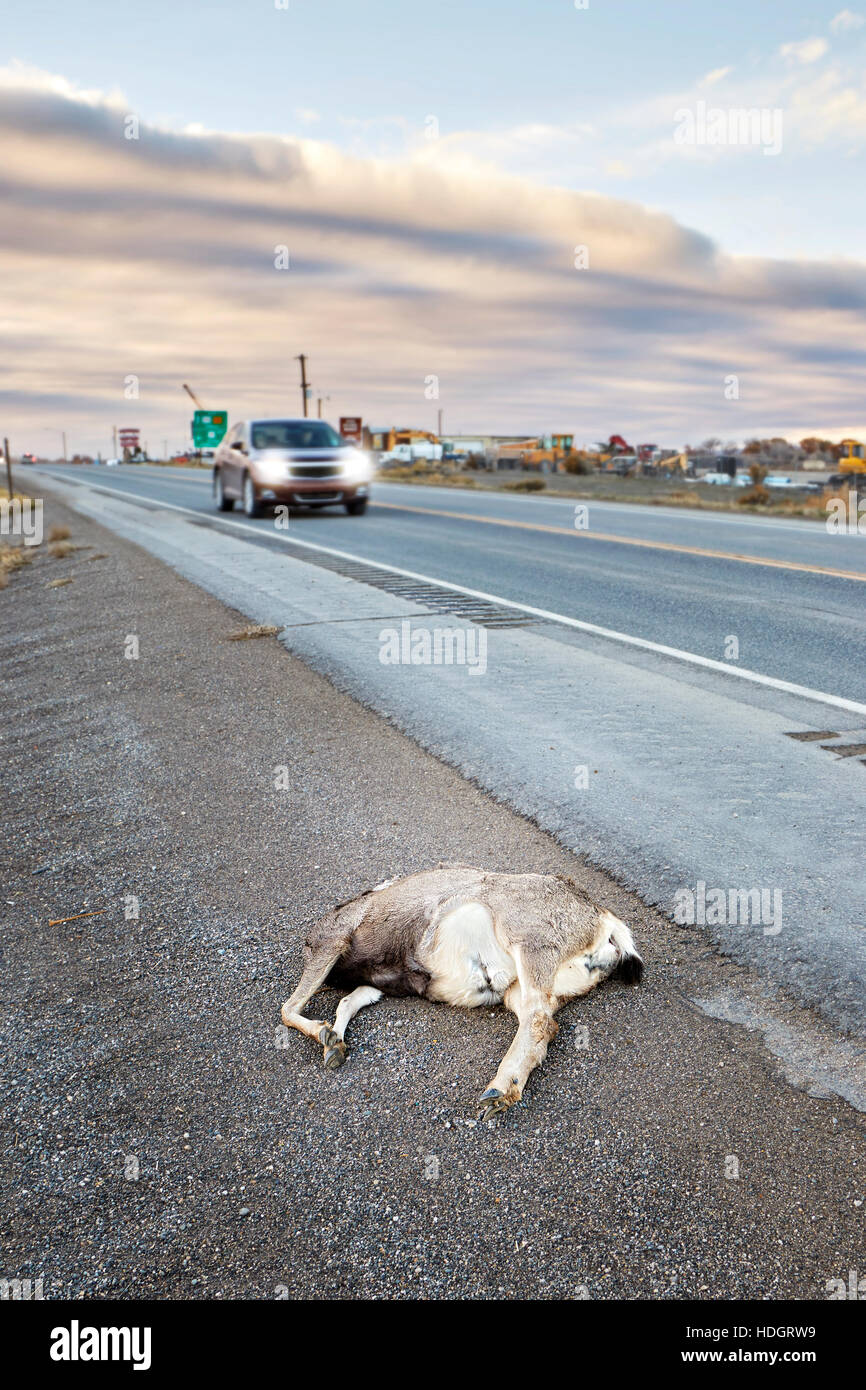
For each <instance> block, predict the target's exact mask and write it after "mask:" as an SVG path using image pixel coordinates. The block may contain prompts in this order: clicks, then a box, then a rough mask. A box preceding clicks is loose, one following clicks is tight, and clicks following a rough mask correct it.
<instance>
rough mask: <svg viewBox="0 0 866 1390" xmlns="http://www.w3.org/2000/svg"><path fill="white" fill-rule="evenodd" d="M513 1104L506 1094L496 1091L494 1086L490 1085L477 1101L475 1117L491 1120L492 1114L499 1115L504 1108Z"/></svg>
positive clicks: (506, 1108) (508, 1107)
mask: <svg viewBox="0 0 866 1390" xmlns="http://www.w3.org/2000/svg"><path fill="white" fill-rule="evenodd" d="M513 1104H514V1101H513V1100H509V1098H508V1096H504V1095H503V1094H502V1092H501V1091H497V1090H496V1089H495V1087H492V1086H491V1088H490V1090H489V1091H485V1092H484V1095H483V1096H482V1097H481V1099H480V1100H479V1102H478V1114H477V1116H476V1119H478V1120H492V1119H493V1117H494V1115H501V1114H502V1113H503V1111H504V1110H508V1109H510V1107H511V1106H512V1105H513Z"/></svg>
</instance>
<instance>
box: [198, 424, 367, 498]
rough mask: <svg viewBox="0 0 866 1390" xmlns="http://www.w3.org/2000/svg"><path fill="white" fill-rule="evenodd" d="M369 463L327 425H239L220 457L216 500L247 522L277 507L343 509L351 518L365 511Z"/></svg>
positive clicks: (216, 465) (215, 474) (216, 467)
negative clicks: (237, 505)
mask: <svg viewBox="0 0 866 1390" xmlns="http://www.w3.org/2000/svg"><path fill="white" fill-rule="evenodd" d="M372 475H373V469H372V465H371V463H370V460H369V458H368V457H367V455H366V454H365V453H362V452H361V450H360V449H357V448H356V447H355V446H354V445H353V444H350V443H349V442H348V441H347V440H345V439H344V438H343V437H342V435H340V434H338V433H337V431H336V430H335V429H334V428H333V427H332V426H331V425H329V424H328V423H327V422H326V421H325V420H303V419H301V420H297V419H296V420H241V421H239V423H238V424H236V425H235V426H234V427H233V428H232V429H231V430H230V431H229V432H228V434H227V435H226V436H225V438H224V439H223V441H222V443H221V444H220V445H219V448H218V449H217V451H216V456H215V458H214V468H213V495H214V501H215V502H216V505H217V508H218V509H219V510H220V511H221V512H229V511H231V510H232V508H233V507H234V505H235V502H236V501H241V502H242V503H243V509H244V512H245V513H246V515H247V516H251V517H254V516H261V514H262V511H263V510H264V508H265V507H266V506H274V505H275V504H276V503H278V502H284V503H288V504H289V505H291V506H295V507H328V506H334V505H336V504H340V503H341V504H342V505H343V506H344V507H345V509H346V511H347V512H348V513H349V515H350V516H362V515H363V514H364V512H365V511H366V509H367V501H368V498H369V493H370V481H371V479H372Z"/></svg>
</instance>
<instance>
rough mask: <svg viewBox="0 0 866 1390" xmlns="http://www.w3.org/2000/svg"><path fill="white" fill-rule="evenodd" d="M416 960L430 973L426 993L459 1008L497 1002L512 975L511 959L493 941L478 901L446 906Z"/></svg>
mask: <svg viewBox="0 0 866 1390" xmlns="http://www.w3.org/2000/svg"><path fill="white" fill-rule="evenodd" d="M420 955H421V953H419V956H420ZM421 964H422V965H423V966H424V968H425V970H429V972H430V976H431V983H430V986H429V988H428V990H427V994H428V997H429V998H430V999H439V1000H441V1001H442V1002H443V1003H446V1004H456V1005H457V1006H458V1007H463V1008H475V1007H476V1006H477V1005H479V1004H499V1003H501V1001H502V996H503V994H504V993H505V991H506V990H507V988H508V986H509V985H510V984H512V983H513V982H514V981H515V980H516V979H517V968H516V966H515V964H514V961H513V959H512V957H511V956H510V955H509V954H508V952H507V951H505V950H503V948H502V946H501V945H500V944H499V942H498V941H497V939H496V933H495V931H494V928H493V917H492V915H491V913H490V910H489V908H487V907H485V906H484V904H483V903H464V904H463V905H462V906H461V907H455V908H454V909H453V910H452V911H451V912H447V913H446V914H445V916H444V917H443V918H442V919H441V920H440V921H439V922H438V923H437V925H436V927H435V929H434V931H433V935H432V938H431V940H430V944H429V946H427V947H426V949H425V950H424V952H423V959H421Z"/></svg>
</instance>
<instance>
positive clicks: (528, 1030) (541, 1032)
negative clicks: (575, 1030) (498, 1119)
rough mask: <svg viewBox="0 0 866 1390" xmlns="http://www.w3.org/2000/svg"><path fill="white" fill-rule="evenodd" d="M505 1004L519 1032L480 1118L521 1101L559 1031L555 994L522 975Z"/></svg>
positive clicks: (480, 1107)
mask: <svg viewBox="0 0 866 1390" xmlns="http://www.w3.org/2000/svg"><path fill="white" fill-rule="evenodd" d="M504 1003H505V1006H506V1008H508V1009H511V1011H512V1012H513V1013H515V1014H516V1015H517V1033H516V1034H515V1037H514V1042H513V1043H512V1044H511V1046H510V1047H509V1049H508V1051H507V1052H506V1054H505V1056H504V1057H503V1059H502V1061H501V1062H500V1064H499V1070H498V1071H497V1073H496V1075H495V1076H494V1078H493V1081H492V1082H491V1084H490V1086H489V1087H488V1089H487V1090H486V1091H485V1092H484V1095H483V1096H482V1097H481V1099H480V1101H479V1102H478V1119H479V1120H492V1119H493V1117H494V1115H500V1114H502V1112H503V1111H505V1110H509V1109H510V1108H511V1106H512V1105H515V1104H516V1103H517V1101H519V1100H520V1098H521V1096H522V1095H523V1088H524V1086H525V1085H526V1082H527V1080H528V1078H529V1075H530V1072H532V1071H534V1070H535V1068H536V1067H537V1066H540V1065H541V1063H542V1062H543V1061H544V1059H545V1057H546V1056H547V1045H548V1043H550V1042H552V1041H553V1039H554V1038H555V1037H556V1035H557V1033H558V1032H559V1024H558V1023H557V1021H556V1019H555V1018H554V1017H553V1000H552V998H551V996H550V995H549V994H545V993H544V992H542V991H541V990H539V989H538V988H536V987H534V986H532V985H531V984H528V983H527V982H524V981H523V980H521V979H520V978H519V977H518V980H517V982H516V983H515V984H513V985H512V986H511V988H510V989H509V990H508V992H507V993H506V995H505V999H504Z"/></svg>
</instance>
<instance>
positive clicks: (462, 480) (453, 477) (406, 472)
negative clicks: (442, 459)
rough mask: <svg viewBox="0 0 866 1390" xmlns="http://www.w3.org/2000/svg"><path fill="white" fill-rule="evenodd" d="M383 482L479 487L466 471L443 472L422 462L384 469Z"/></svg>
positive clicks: (382, 473) (428, 485) (429, 485)
mask: <svg viewBox="0 0 866 1390" xmlns="http://www.w3.org/2000/svg"><path fill="white" fill-rule="evenodd" d="M379 476H380V477H381V480H382V482H383V483H424V484H425V486H427V487H477V486H478V484H477V482H476V481H475V479H474V478H469V477H467V476H466V474H465V473H442V472H440V471H439V469H437V468H431V467H430V465H429V464H427V463H424V462H420V463H412V464H407V465H406V467H405V468H387V469H383V470H382V472H381V474H380V475H379Z"/></svg>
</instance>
